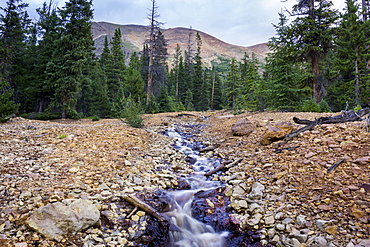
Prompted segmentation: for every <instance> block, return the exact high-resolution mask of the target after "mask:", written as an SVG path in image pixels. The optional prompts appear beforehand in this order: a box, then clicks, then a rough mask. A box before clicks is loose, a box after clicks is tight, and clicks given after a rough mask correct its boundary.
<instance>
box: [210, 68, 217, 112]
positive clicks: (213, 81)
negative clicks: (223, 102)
mask: <svg viewBox="0 0 370 247" xmlns="http://www.w3.org/2000/svg"><path fill="white" fill-rule="evenodd" d="M215 77H216V71H215V68H214V67H213V79H212V94H211V106H210V108H211V110H214V100H215Z"/></svg>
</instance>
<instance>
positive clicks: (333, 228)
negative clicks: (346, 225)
mask: <svg viewBox="0 0 370 247" xmlns="http://www.w3.org/2000/svg"><path fill="white" fill-rule="evenodd" d="M325 232H326V233H329V234H331V235H335V234H336V233H337V227H336V226H328V227H325Z"/></svg>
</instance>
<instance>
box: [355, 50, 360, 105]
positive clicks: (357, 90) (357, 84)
mask: <svg viewBox="0 0 370 247" xmlns="http://www.w3.org/2000/svg"><path fill="white" fill-rule="evenodd" d="M358 56H359V55H358V49H356V60H355V104H356V105H358V102H359V95H360V74H359V69H358V60H357V57H358Z"/></svg>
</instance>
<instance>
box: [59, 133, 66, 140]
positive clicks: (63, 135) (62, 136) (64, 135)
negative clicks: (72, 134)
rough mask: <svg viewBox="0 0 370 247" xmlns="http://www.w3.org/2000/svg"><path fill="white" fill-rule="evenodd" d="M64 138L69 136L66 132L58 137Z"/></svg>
mask: <svg viewBox="0 0 370 247" xmlns="http://www.w3.org/2000/svg"><path fill="white" fill-rule="evenodd" d="M64 138H67V135H66V134H61V135H60V136H58V139H64Z"/></svg>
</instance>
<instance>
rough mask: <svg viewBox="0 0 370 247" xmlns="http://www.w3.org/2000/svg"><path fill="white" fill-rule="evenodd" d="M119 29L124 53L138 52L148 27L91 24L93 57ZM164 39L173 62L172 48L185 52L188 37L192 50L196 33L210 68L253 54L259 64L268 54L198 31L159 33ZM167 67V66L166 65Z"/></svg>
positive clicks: (263, 49) (259, 48) (262, 49)
mask: <svg viewBox="0 0 370 247" xmlns="http://www.w3.org/2000/svg"><path fill="white" fill-rule="evenodd" d="M117 28H120V29H121V33H122V42H123V45H124V48H123V49H124V52H125V54H126V55H128V56H129V55H130V54H131V53H133V52H140V51H141V50H142V49H143V44H144V43H145V40H147V38H148V27H147V26H140V25H118V24H112V23H107V22H94V23H93V25H92V32H93V38H94V41H95V47H96V53H97V54H98V55H99V54H101V52H102V50H103V46H104V38H105V36H107V37H108V40H111V38H112V37H113V35H114V31H115V30H116V29H117ZM162 32H163V35H164V37H165V39H166V40H167V45H168V46H167V49H168V53H169V59H170V60H171V58H173V55H174V53H175V48H176V46H177V44H179V46H180V48H181V50H182V51H184V50H187V47H188V43H189V37H190V43H191V45H192V50H194V51H195V50H196V48H197V47H196V40H195V39H196V33H197V32H199V34H200V36H201V39H202V53H201V56H202V58H203V62H204V63H205V64H206V65H208V66H210V65H211V62H221V60H224V59H230V58H232V57H234V58H236V59H237V60H240V59H241V58H242V57H243V56H244V53H247V54H248V55H250V56H251V55H252V53H255V54H256V56H257V58H258V59H260V60H263V58H264V57H265V56H266V53H267V52H268V51H269V50H268V47H267V44H266V43H264V44H258V45H255V46H250V47H242V46H235V45H231V44H228V43H226V42H223V41H221V40H219V39H217V38H215V37H213V36H211V35H209V34H206V33H204V32H201V31H196V30H193V29H188V28H182V27H178V28H170V29H164V30H162ZM170 63H171V62H170Z"/></svg>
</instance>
